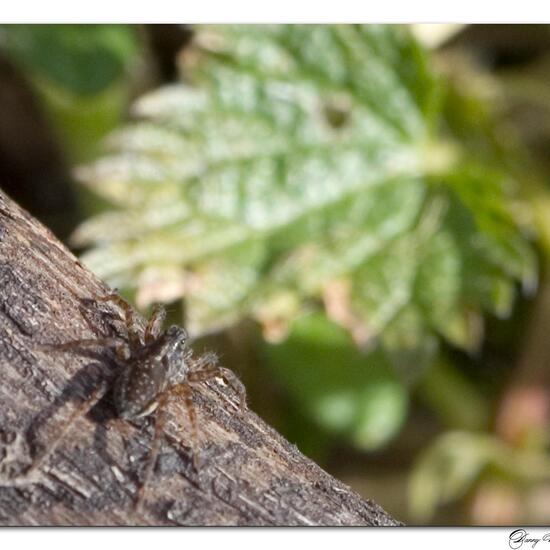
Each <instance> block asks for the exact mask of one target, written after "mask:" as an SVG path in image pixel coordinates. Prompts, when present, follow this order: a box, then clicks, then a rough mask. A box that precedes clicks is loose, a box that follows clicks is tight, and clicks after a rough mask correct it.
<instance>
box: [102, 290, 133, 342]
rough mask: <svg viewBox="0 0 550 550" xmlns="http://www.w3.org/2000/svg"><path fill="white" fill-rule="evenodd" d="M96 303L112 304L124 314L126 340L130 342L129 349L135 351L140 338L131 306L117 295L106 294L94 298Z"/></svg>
mask: <svg viewBox="0 0 550 550" xmlns="http://www.w3.org/2000/svg"><path fill="white" fill-rule="evenodd" d="M95 301H96V302H113V303H114V304H116V305H117V306H118V307H119V308H120V309H122V311H123V312H124V323H125V324H126V328H127V330H128V340H129V342H130V349H131V350H132V351H133V350H136V349H138V348H139V347H140V346H141V337H140V331H139V325H138V324H137V322H136V317H135V315H134V310H133V309H132V306H131V305H130V304H129V303H128V302H127V301H126V300H124V298H121V297H120V296H119V295H118V294H107V295H106V296H101V297H99V298H95Z"/></svg>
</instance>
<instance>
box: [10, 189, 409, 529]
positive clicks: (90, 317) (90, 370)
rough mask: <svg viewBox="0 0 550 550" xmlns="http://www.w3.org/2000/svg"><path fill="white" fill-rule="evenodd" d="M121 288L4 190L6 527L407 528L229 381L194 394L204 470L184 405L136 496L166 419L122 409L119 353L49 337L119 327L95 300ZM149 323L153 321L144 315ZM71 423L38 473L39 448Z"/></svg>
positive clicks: (173, 413) (176, 410) (175, 411)
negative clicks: (132, 417) (301, 446)
mask: <svg viewBox="0 0 550 550" xmlns="http://www.w3.org/2000/svg"><path fill="white" fill-rule="evenodd" d="M107 292H108V289H107V287H106V286H105V285H104V284H103V283H102V282H101V281H99V280H98V279H97V278H96V277H94V275H92V274H91V273H90V272H89V271H87V270H86V269H85V268H84V267H83V266H82V265H81V264H80V263H79V262H78V260H77V259H76V258H75V257H74V256H73V255H72V254H71V253H70V252H69V251H68V250H67V249H66V248H65V247H64V246H63V245H61V244H60V243H59V242H58V241H57V240H56V238H55V237H54V236H53V235H52V233H51V232H50V231H48V230H47V229H46V228H44V227H43V226H42V225H40V224H39V223H38V222H37V221H36V220H34V219H33V218H32V217H31V216H30V215H29V214H27V213H26V212H24V211H23V210H21V209H20V208H19V207H18V206H17V205H15V204H14V203H13V202H12V201H11V200H9V199H8V198H7V197H6V196H5V195H3V194H2V193H1V192H0V369H1V373H2V384H1V386H0V430H1V431H0V523H2V524H7V525H135V524H140V525H397V524H398V522H396V521H395V520H394V519H392V518H391V517H390V516H388V515H387V514H386V513H385V512H384V511H383V510H382V509H381V508H380V507H379V506H378V505H376V504H375V503H373V502H370V501H365V500H363V499H361V498H360V497H359V496H358V495H357V494H355V493H354V492H353V491H352V490H351V489H350V488H348V487H346V486H345V485H343V484H342V483H340V482H339V481H337V480H335V479H334V478H332V477H331V476H330V475H328V474H327V473H325V472H324V471H323V470H322V469H321V468H319V467H318V466H317V465H316V464H314V463H313V462H311V461H310V460H308V459H307V458H306V457H304V456H303V455H302V454H300V452H299V451H298V449H297V448H296V447H295V446H294V445H292V444H290V443H289V442H287V441H286V440H285V439H283V438H282V437H281V436H280V435H279V434H278V433H277V432H275V430H273V429H272V428H270V427H269V426H268V425H266V424H265V423H264V422H263V421H262V420H261V419H260V418H259V417H258V416H257V415H255V414H254V413H253V412H252V411H246V412H240V411H239V410H238V407H237V403H236V400H235V396H234V394H233V393H232V391H231V390H230V388H229V387H227V386H225V385H224V384H223V383H222V381H218V380H215V381H212V382H208V383H205V384H202V385H201V386H200V388H199V389H197V391H195V392H194V396H193V399H194V402H195V405H196V408H197V413H198V420H199V429H200V433H199V440H200V441H199V453H200V455H199V456H200V461H201V465H200V468H199V470H198V473H197V472H196V471H195V470H194V469H193V466H192V461H191V452H190V448H189V446H188V442H189V438H190V430H189V426H188V424H189V423H188V421H187V416H186V411H185V409H184V408H183V407H180V406H179V405H178V404H177V403H175V404H174V405H173V406H172V407H171V409H170V413H169V414H170V422H168V423H167V425H166V427H165V433H164V437H163V439H162V447H161V452H160V453H159V457H158V460H157V461H156V464H155V468H154V470H153V476H152V481H151V483H150V484H149V486H148V488H147V493H146V500H145V502H144V505H143V507H142V510H141V511H140V512H139V513H137V512H135V511H134V507H133V505H134V502H135V495H136V491H137V489H138V487H139V484H140V479H141V478H142V476H143V473H144V470H145V468H146V464H147V457H148V456H149V450H150V448H151V439H152V437H153V418H152V417H148V418H144V419H142V420H140V421H133V422H128V421H124V420H121V419H119V418H116V416H115V414H114V412H113V408H112V406H111V403H110V398H109V393H108V392H107V394H106V396H105V397H104V398H103V399H101V400H100V401H99V403H98V404H97V405H95V406H94V407H93V408H92V409H91V410H90V411H89V412H88V413H87V414H82V415H76V417H75V420H74V423H72V424H70V423H69V419H70V418H71V417H72V416H75V411H78V410H80V409H81V408H82V406H83V404H84V403H87V402H90V397H91V396H93V395H94V392H96V393H97V392H98V388H102V387H108V385H109V382H110V381H112V378H113V372H114V369H115V366H114V361H113V356H112V352H111V351H110V350H109V349H101V348H97V349H92V350H90V349H88V351H87V352H84V350H76V351H60V350H55V349H47V348H45V347H44V346H43V345H42V346H41V344H47V343H62V342H68V341H72V340H76V339H82V338H94V337H101V336H109V335H113V334H115V333H116V331H117V330H120V325H119V324H118V322H117V320H116V316H115V315H114V313H113V312H114V309H113V307H112V306H109V305H107V304H103V305H101V306H100V305H98V304H95V303H94V302H92V301H90V299H91V298H94V297H98V296H104V295H105V294H106V293H107ZM141 322H143V320H141ZM68 425H71V426H72V427H71V429H70V430H69V431H68V433H66V434H65V436H64V437H63V438H62V439H60V441H59V445H58V446H57V447H55V451H54V452H53V453H52V454H51V455H49V456H48V458H47V459H45V460H44V461H43V462H42V463H41V465H40V467H39V468H38V469H37V470H36V471H34V473H33V474H32V475H31V476H26V477H25V475H23V474H24V473H25V472H26V471H27V470H28V468H29V465H30V464H31V463H32V462H33V460H36V457H39V456H43V453H44V452H45V451H46V450H47V449H48V448H51V446H52V445H54V444H55V441H56V439H57V438H58V436H59V434H60V433H61V432H62V430H63V429H64V427H66V426H68Z"/></svg>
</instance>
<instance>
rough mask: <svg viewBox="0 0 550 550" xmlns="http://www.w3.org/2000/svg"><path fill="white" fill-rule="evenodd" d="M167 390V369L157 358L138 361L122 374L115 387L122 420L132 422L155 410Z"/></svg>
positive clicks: (115, 397) (115, 403) (117, 409)
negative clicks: (157, 402)
mask: <svg viewBox="0 0 550 550" xmlns="http://www.w3.org/2000/svg"><path fill="white" fill-rule="evenodd" d="M165 388H166V367H165V366H164V365H163V363H162V362H161V361H159V360H157V359H155V358H150V359H145V360H143V359H142V360H141V361H136V363H134V364H129V365H128V366H126V367H125V368H124V369H122V371H121V372H120V374H119V376H118V377H117V379H116V381H115V384H114V387H113V401H114V405H115V408H116V411H117V414H118V416H119V417H120V418H123V419H125V420H131V419H134V418H139V417H140V416H146V415H148V414H150V413H151V412H153V411H154V410H155V402H156V399H157V398H158V396H159V394H160V393H161V392H162V391H164V389H165Z"/></svg>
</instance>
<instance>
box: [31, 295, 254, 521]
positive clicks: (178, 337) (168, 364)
mask: <svg viewBox="0 0 550 550" xmlns="http://www.w3.org/2000/svg"><path fill="white" fill-rule="evenodd" d="M95 301H97V302H113V303H115V304H116V305H118V306H119V307H120V308H121V309H122V311H123V312H124V321H125V324H126V327H127V332H128V334H127V338H125V337H116V338H98V339H86V340H76V341H73V342H66V343H63V344H53V345H46V346H44V347H45V348H49V349H57V350H73V349H75V348H82V347H84V346H104V347H109V348H112V349H114V351H115V352H116V357H117V363H118V364H119V368H120V371H119V372H118V373H117V375H116V378H115V381H114V386H113V402H114V406H115V409H116V413H117V416H118V417H119V418H122V419H124V420H134V419H137V418H140V417H144V416H147V415H150V414H151V413H153V412H154V411H157V416H156V418H155V433H154V438H153V443H152V448H151V451H150V455H149V459H148V463H147V466H146V470H145V475H144V478H143V482H142V483H141V485H140V487H139V490H138V494H137V498H136V504H135V508H136V510H139V508H140V506H141V503H142V500H143V498H144V493H145V489H146V487H147V484H148V482H149V478H150V476H151V473H152V471H153V468H154V465H155V462H156V459H157V455H158V452H159V448H160V443H161V436H162V434H163V429H164V425H165V422H166V414H165V409H166V405H167V403H168V402H169V400H170V399H171V398H174V397H179V398H182V399H183V403H184V405H185V407H186V408H187V412H188V415H189V419H190V421H191V430H192V434H193V440H194V442H195V441H196V440H197V418H196V414H195V409H194V405H193V400H192V397H191V387H192V384H193V383H198V382H203V381H206V380H210V379H212V378H222V379H224V380H225V381H226V382H227V383H228V384H229V385H230V386H231V387H232V388H233V389H234V391H235V392H236V393H237V394H238V397H239V402H240V406H241V408H244V407H245V405H246V402H245V389H244V386H243V385H242V383H241V382H240V380H239V379H238V378H237V377H236V375H235V374H234V373H233V372H232V371H230V370H229V369H226V368H224V367H221V366H219V365H218V364H217V357H216V356H215V355H214V354H212V353H207V354H205V355H203V356H201V357H198V358H194V357H193V353H192V350H191V349H190V348H189V347H188V345H187V333H186V332H185V330H184V329H182V328H181V327H178V326H175V325H173V326H171V327H170V328H168V329H167V330H166V331H164V332H162V324H163V322H164V319H165V317H166V314H165V310H164V309H163V308H161V307H156V308H155V309H154V311H153V314H152V316H151V319H150V320H149V322H148V323H147V326H146V328H145V331H144V332H143V333H141V331H140V330H139V329H138V325H137V323H136V321H135V318H134V313H133V310H132V308H131V306H130V305H129V304H128V303H127V302H126V301H124V300H123V299H122V298H120V297H119V296H117V295H116V294H109V295H107V296H104V297H102V298H96V299H95ZM104 393H105V389H104V388H103V389H99V390H97V391H96V392H94V395H93V396H92V397H91V398H90V400H88V401H87V402H86V403H85V404H84V406H83V407H80V408H79V409H77V411H75V412H74V413H73V415H72V416H71V418H70V419H69V422H68V423H67V425H66V426H65V428H64V429H63V431H62V433H61V434H59V435H58V437H56V439H55V441H54V442H52V443H53V444H52V445H50V446H49V448H48V450H47V452H46V453H44V454H43V455H42V456H40V457H38V459H36V460H35V461H34V463H33V464H32V466H31V468H30V469H29V470H28V471H27V472H26V474H25V475H28V474H29V472H30V471H36V470H37V468H38V467H39V466H40V465H41V464H42V463H43V462H44V461H45V460H46V458H48V456H50V455H51V454H52V452H53V451H54V450H55V448H56V447H57V445H58V444H59V442H60V441H61V440H62V439H63V438H64V437H65V435H66V434H67V433H68V431H69V430H70V428H71V425H72V424H73V423H74V421H75V420H76V419H77V418H78V417H80V416H82V415H83V414H86V412H87V411H89V410H90V409H91V408H92V407H93V406H94V405H95V403H97V401H98V400H99V399H100V398H101V397H102V396H103V395H104ZM192 449H194V445H193V447H192ZM196 457H197V454H196V452H195V451H194V450H193V464H194V466H195V469H196V470H198V464H197V462H196Z"/></svg>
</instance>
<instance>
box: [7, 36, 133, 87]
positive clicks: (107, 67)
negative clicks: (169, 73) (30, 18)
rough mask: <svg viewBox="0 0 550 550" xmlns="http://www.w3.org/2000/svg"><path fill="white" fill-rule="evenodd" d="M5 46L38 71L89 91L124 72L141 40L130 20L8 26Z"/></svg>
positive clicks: (33, 71)
mask: <svg viewBox="0 0 550 550" xmlns="http://www.w3.org/2000/svg"><path fill="white" fill-rule="evenodd" d="M0 46H1V47H3V48H4V49H5V50H6V51H7V52H8V54H9V55H10V56H11V57H12V58H13V59H14V60H15V61H16V62H18V63H19V64H21V65H22V66H23V67H24V68H25V69H26V70H27V71H29V72H30V73H31V75H32V76H34V77H38V78H41V79H45V80H48V81H50V82H51V83H54V84H56V85H57V86H59V87H61V88H62V89H64V90H66V91H68V92H71V93H73V94H77V95H83V96H86V95H94V94H97V93H99V92H101V91H103V90H104V89H105V88H107V87H108V86H109V85H110V84H112V83H113V82H114V81H115V80H116V79H117V78H120V76H122V74H123V72H124V70H125V68H126V65H127V63H128V61H129V60H131V59H132V58H133V56H134V55H135V52H136V46H137V44H136V37H135V33H134V30H133V29H132V28H131V27H129V26H125V25H3V26H2V27H1V28H0Z"/></svg>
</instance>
